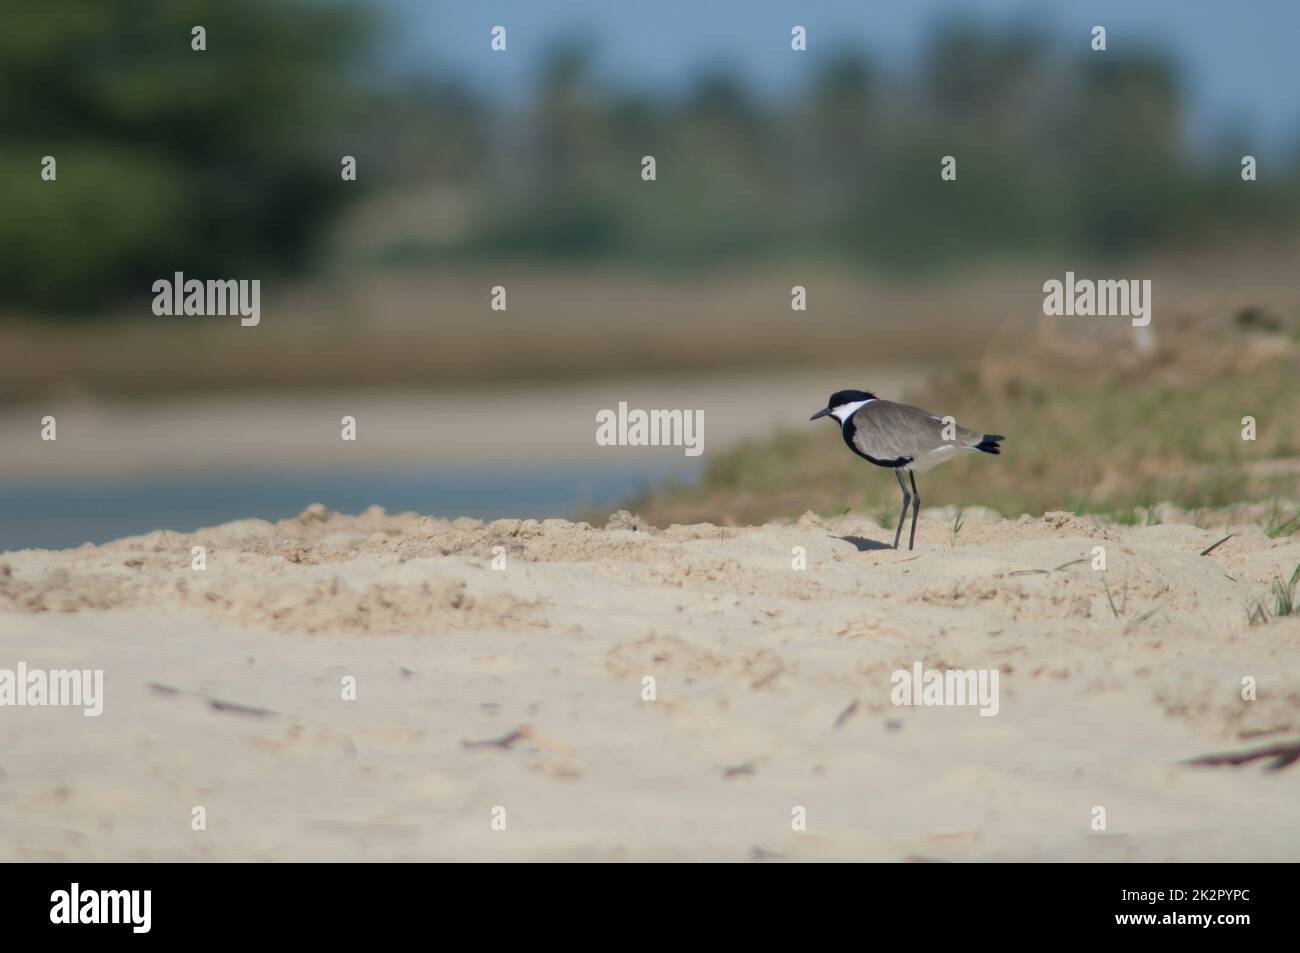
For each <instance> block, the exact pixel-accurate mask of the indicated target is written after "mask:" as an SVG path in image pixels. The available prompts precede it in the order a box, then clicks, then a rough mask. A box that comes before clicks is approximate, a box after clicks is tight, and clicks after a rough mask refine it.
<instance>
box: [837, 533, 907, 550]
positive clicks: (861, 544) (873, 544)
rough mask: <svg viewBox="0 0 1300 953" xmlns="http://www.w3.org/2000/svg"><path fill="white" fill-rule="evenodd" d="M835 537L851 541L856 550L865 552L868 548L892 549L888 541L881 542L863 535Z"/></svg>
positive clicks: (847, 541)
mask: <svg viewBox="0 0 1300 953" xmlns="http://www.w3.org/2000/svg"><path fill="white" fill-rule="evenodd" d="M835 538H836V539H842V540H844V542H846V543H852V544H853V545H854V546H856V547H857V550H858V552H860V553H865V552H867V550H870V549H893V548H894V547H893V546H892V545H891V544H889V543H882V542H880V540H878V539H867V538H866V537H865V536H836V537H835Z"/></svg>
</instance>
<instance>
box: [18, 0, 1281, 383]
mask: <svg viewBox="0 0 1300 953" xmlns="http://www.w3.org/2000/svg"><path fill="white" fill-rule="evenodd" d="M373 9H374V8H373V7H372V6H369V5H366V4H363V3H361V2H359V0H279V2H275V3H267V2H263V0H220V2H218V0H191V2H186V3H170V2H164V0H97V2H95V3H93V4H87V3H82V2H77V0H45V2H42V3H39V4H25V5H24V4H19V5H15V6H14V9H12V10H8V11H6V14H5V18H4V29H3V31H0V129H3V130H4V135H3V137H0V207H3V208H4V209H5V215H4V217H3V219H0V298H3V300H4V301H5V303H6V305H7V306H8V307H10V308H14V309H19V310H28V311H32V312H36V313H58V312H66V311H67V310H68V309H75V308H83V309H84V308H91V307H93V308H95V309H96V310H97V312H98V313H101V314H102V313H104V312H105V310H106V309H108V308H111V306H113V305H114V304H117V303H119V302H121V301H122V300H129V301H132V302H138V301H139V300H142V299H143V298H145V297H146V295H145V292H144V291H142V290H141V287H142V284H143V283H144V282H146V281H147V280H149V279H152V278H154V277H157V276H158V275H160V274H165V273H169V272H170V271H173V270H182V271H185V272H187V273H190V274H193V275H214V274H217V275H220V274H227V273H235V272H238V273H240V274H247V273H250V272H251V273H255V274H263V275H265V271H266V270H267V269H270V270H272V271H278V270H280V269H285V268H295V267H299V266H303V265H306V264H309V263H310V262H312V260H313V254H312V252H313V250H314V248H315V246H316V245H317V242H316V239H317V238H319V237H321V236H322V235H325V234H329V232H330V230H329V229H327V228H326V226H328V225H331V224H336V225H337V234H332V235H330V238H331V243H332V244H333V245H335V246H337V247H338V248H341V249H346V261H347V262H348V263H349V265H350V266H354V265H357V264H362V265H366V264H368V265H370V266H380V267H385V266H397V265H401V266H404V267H410V266H423V265H429V264H435V263H437V264H442V265H444V266H451V267H456V268H459V267H464V266H466V265H472V264H475V263H482V262H485V261H499V260H501V259H503V258H509V259H519V258H531V259H536V260H542V261H547V262H550V263H555V262H557V261H569V262H576V263H578V264H579V265H582V264H584V263H591V262H604V263H607V264H609V265H611V266H618V267H622V266H625V265H636V266H640V267H643V268H644V267H650V268H654V269H677V270H684V271H692V270H696V269H701V268H711V267H715V266H728V265H735V264H736V263H738V262H739V263H744V264H746V265H747V266H753V265H755V264H756V263H761V262H763V261H772V260H784V261H789V260H791V259H798V260H803V261H807V260H818V261H820V260H825V259H838V260H840V261H843V262H848V263H850V264H851V265H852V267H853V268H855V269H857V270H859V271H861V270H862V269H864V268H866V269H869V270H874V271H877V272H888V273H889V274H891V275H892V276H906V275H909V274H916V273H918V272H921V271H924V270H930V269H938V268H943V267H947V266H952V265H964V264H966V263H968V262H972V261H979V260H988V259H990V258H996V259H1001V260H1005V259H1008V258H1016V257H1023V256H1025V255H1040V256H1041V255H1053V254H1057V253H1060V252H1063V251H1067V250H1068V251H1069V252H1070V253H1071V254H1079V255H1086V256H1089V257H1090V258H1091V259H1092V260H1097V259H1106V258H1113V257H1114V256H1123V255H1131V254H1136V253H1142V252H1145V251H1148V250H1151V249H1156V248H1186V247H1189V246H1205V245H1207V244H1209V243H1230V242H1232V241H1233V240H1234V239H1236V238H1239V237H1242V236H1249V237H1250V238H1251V239H1253V240H1255V241H1269V240H1273V239H1276V238H1277V237H1278V236H1279V235H1281V234H1283V233H1288V234H1293V233H1294V231H1295V229H1296V223H1297V222H1300V157H1296V159H1297V161H1289V160H1288V161H1283V162H1277V163H1275V164H1274V165H1273V166H1272V171H1271V172H1270V174H1269V175H1268V176H1266V177H1263V178H1261V179H1260V181H1258V182H1253V183H1251V185H1250V187H1249V188H1242V187H1241V181H1240V178H1239V159H1240V156H1241V154H1242V152H1243V151H1248V150H1249V144H1248V143H1244V142H1241V141H1236V140H1232V141H1229V140H1228V139H1226V138H1225V139H1222V140H1221V141H1219V142H1218V143H1216V144H1215V145H1214V146H1213V147H1212V148H1210V149H1209V150H1208V151H1206V152H1203V153H1202V154H1200V155H1199V156H1197V157H1193V156H1192V155H1191V154H1190V153H1189V152H1188V150H1187V149H1186V147H1185V141H1186V139H1187V136H1186V129H1185V128H1184V126H1185V112H1186V108H1185V102H1184V92H1183V85H1182V80H1181V79H1180V74H1179V69H1178V65H1177V64H1175V63H1173V62H1172V61H1170V60H1169V59H1168V58H1167V57H1166V56H1164V55H1163V54H1161V53H1160V52H1159V51H1154V50H1143V49H1132V48H1128V49H1125V50H1120V49H1116V50H1114V51H1111V52H1108V53H1107V54H1106V55H1105V56H1104V57H1103V56H1095V55H1089V54H1087V53H1083V54H1082V55H1081V54H1078V53H1069V52H1066V51H1065V50H1064V49H1062V47H1061V46H1060V45H1059V44H1058V43H1055V42H1053V41H1052V39H1051V38H1050V37H1049V36H1047V35H1046V34H1045V33H1042V32H1039V31H1036V30H1033V29H1023V28H1022V29H1013V30H1006V29H1003V28H1000V27H994V26H986V25H982V24H980V23H975V22H957V23H950V24H948V25H947V26H945V27H943V28H941V29H939V30H938V31H937V32H936V33H935V34H934V35H933V36H932V37H931V38H930V41H929V43H928V44H927V45H926V46H925V48H924V50H923V53H922V55H921V57H920V60H919V64H918V65H917V66H916V68H915V69H909V70H907V71H905V72H904V71H900V72H897V73H895V72H892V71H889V70H886V69H884V68H883V67H881V66H880V65H878V64H876V63H875V62H873V61H872V60H871V59H870V58H868V57H866V56H865V55H863V54H861V53H857V52H852V51H846V52H844V53H843V54H841V55H839V56H838V57H835V58H830V59H827V60H820V59H819V60H818V61H817V62H816V63H815V64H812V65H811V68H812V70H813V72H812V75H811V76H810V81H809V82H808V83H807V84H806V85H804V86H800V87H798V88H796V89H792V90H790V91H788V95H783V96H780V97H774V98H765V97H762V96H760V95H758V94H757V93H756V92H755V91H753V90H751V89H750V88H748V87H747V86H746V85H745V84H744V83H743V82H742V81H740V80H739V79H737V78H736V77H735V76H733V75H731V74H729V73H728V72H726V71H725V70H719V69H714V70H713V71H711V72H706V73H704V74H702V75H699V76H697V77H695V78H694V80H693V81H690V82H688V84H687V87H686V89H685V91H684V92H681V93H678V92H662V93H656V94H653V95H652V94H647V93H645V92H643V91H639V90H636V89H628V88H623V87H619V86H616V85H610V84H608V83H605V82H604V81H602V80H601V79H600V78H599V77H600V72H601V71H600V70H599V69H597V67H598V66H601V65H604V64H599V63H597V62H596V59H595V53H594V51H595V50H596V49H597V48H598V47H597V46H596V45H594V44H593V45H591V46H565V47H559V48H556V49H555V50H553V51H552V54H551V55H550V57H549V59H548V60H547V61H546V62H545V63H544V65H543V67H542V68H541V70H540V74H539V75H538V76H536V77H535V78H533V79H532V81H531V82H530V84H529V90H530V95H529V96H528V97H527V98H526V100H525V101H523V102H522V103H517V104H511V105H510V106H502V105H501V104H499V103H495V102H493V101H491V100H489V99H488V98H486V97H484V96H483V95H482V94H481V93H480V92H478V91H476V90H474V89H473V88H470V87H469V86H467V85H465V84H464V83H463V82H460V81H458V80H456V79H455V78H452V77H449V76H447V75H445V74H444V73H443V72H441V71H440V70H439V66H438V64H436V63H433V64H428V65H427V66H420V67H418V68H416V70H417V71H416V72H406V73H403V72H401V70H400V69H398V68H396V67H394V66H392V65H391V64H383V63H382V62H375V59H376V58H375V57H372V56H370V53H371V52H372V51H379V50H381V49H382V47H381V46H380V45H379V44H378V43H377V42H375V41H378V40H380V39H382V33H381V32H380V31H379V29H378V28H377V26H376V25H374V24H372V23H371V17H370V11H372V10H373ZM195 23H202V24H204V25H205V26H206V28H207V31H208V46H207V50H206V52H202V53H196V52H194V51H192V50H191V49H190V27H191V25H193V24H195ZM370 65H375V66H377V67H378V66H382V67H384V68H375V69H363V68H362V67H363V66H370ZM505 130H508V131H509V134H508V135H505V134H503V131H505ZM646 153H653V154H654V155H655V157H656V160H657V163H658V179H657V181H655V182H654V183H646V182H642V181H641V179H640V175H639V172H640V168H641V167H640V162H641V157H642V156H643V155H644V154H646ZM344 154H350V155H355V156H356V157H357V160H358V168H359V170H360V171H359V178H358V181H357V182H355V183H351V184H349V185H348V186H347V187H341V183H340V181H339V157H340V156H341V155H344ZM45 155H53V156H55V157H56V158H57V160H58V163H59V178H58V186H57V188H52V187H49V183H44V182H42V181H40V178H39V169H40V162H41V158H42V157H43V156H45ZM945 155H952V156H955V157H957V161H958V166H957V178H956V180H955V181H948V182H945V181H941V179H940V176H939V172H940V160H941V158H942V157H943V156H945ZM367 189H368V190H373V191H371V193H370V195H369V201H368V204H366V205H365V206H364V210H366V211H368V214H359V215H358V216H357V219H358V221H354V220H352V219H345V220H343V221H340V222H338V223H335V220H336V217H337V213H338V212H340V211H341V210H342V209H343V208H344V204H345V203H346V202H347V201H349V200H351V199H353V198H356V197H358V196H361V195H363V194H365V190H367ZM339 260H342V259H339ZM337 261H338V260H336V261H335V262H334V263H333V265H332V266H331V267H335V266H337ZM1268 320H1270V317H1269V316H1268V315H1265V314H1261V313H1255V312H1251V311H1245V312H1243V313H1242V315H1241V317H1240V321H1241V322H1242V324H1243V326H1246V327H1264V326H1265V325H1266V324H1267V321H1268ZM1153 396H1158V395H1153Z"/></svg>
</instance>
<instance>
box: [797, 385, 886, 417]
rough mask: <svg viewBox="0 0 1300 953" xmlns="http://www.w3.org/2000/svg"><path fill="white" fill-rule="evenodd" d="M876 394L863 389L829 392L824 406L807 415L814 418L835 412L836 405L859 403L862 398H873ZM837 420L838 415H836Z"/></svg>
mask: <svg viewBox="0 0 1300 953" xmlns="http://www.w3.org/2000/svg"><path fill="white" fill-rule="evenodd" d="M875 399H876V395H875V394H872V393H869V392H867V391H865V390H837V391H836V392H835V393H833V394H831V399H830V400H828V401H827V402H826V406H825V407H824V408H822V409H821V410H819V411H817V413H815V414H813V415H812V416H811V417H809V418H808V419H809V420H816V419H817V418H818V417H825V416H826V415H827V414H833V413H835V409H836V408H837V407H843V406H844V405H845V404H860V403H862V402H863V401H864V400H875ZM836 419H837V420H838V419H839V417H838V416H836Z"/></svg>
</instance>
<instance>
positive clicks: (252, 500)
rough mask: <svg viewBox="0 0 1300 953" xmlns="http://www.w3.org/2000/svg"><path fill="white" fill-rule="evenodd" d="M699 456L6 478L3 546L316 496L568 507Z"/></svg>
mask: <svg viewBox="0 0 1300 953" xmlns="http://www.w3.org/2000/svg"><path fill="white" fill-rule="evenodd" d="M698 472H699V468H698V466H695V465H694V464H693V462H685V463H683V462H677V463H673V464H667V465H665V464H660V465H657V466H654V467H644V466H642V467H636V468H595V467H583V468H576V467H575V468H567V467H565V468H560V467H536V468H518V469H515V470H505V469H501V468H494V469H476V470H459V471H457V470H452V471H448V470H439V471H428V470H409V469H408V470H402V469H392V470H385V471H382V472H373V471H340V472H325V473H322V472H319V471H311V470H306V471H301V472H284V471H277V472H274V473H246V472H240V473H221V474H213V473H206V474H197V475H196V474H186V475H175V476H167V477H148V478H142V477H128V478H114V479H80V478H77V479H67V478H61V479H49V480H42V481H22V482H19V481H9V482H5V483H0V551H3V550H12V549H28V548H44V549H64V548H68V547H72V546H79V545H81V544H82V543H85V542H91V543H103V542H107V541H109V540H113V539H118V538H120V537H122V536H134V535H137V534H140V533H147V532H149V531H151V530H155V529H169V530H175V531H178V532H191V531H193V530H195V529H198V528H200V527H203V526H215V525H217V524H219V523H225V522H228V521H230V520H235V519H245V518H250V517H258V518H261V519H266V520H278V519H283V518H285V517H290V516H296V515H297V514H298V513H301V512H302V511H303V509H305V508H306V507H307V506H308V505H309V504H311V503H324V504H325V505H326V506H327V507H328V508H329V509H331V510H338V511H339V512H342V513H359V512H361V511H362V510H364V509H365V508H366V507H368V506H371V505H372V504H377V505H379V506H382V507H383V508H384V509H385V510H387V511H388V512H390V513H397V512H402V511H404V510H413V511H415V512H418V513H423V514H425V515H428V516H442V517H457V516H469V517H473V518H475V519H498V518H501V517H507V516H510V517H521V518H527V517H533V518H536V519H542V518H545V517H563V518H566V519H572V518H573V517H574V516H575V515H577V514H578V513H579V512H580V511H581V510H582V509H584V508H586V507H601V506H610V505H613V504H616V503H618V502H619V501H621V500H623V499H625V498H627V497H628V496H629V495H631V494H633V493H635V492H637V491H638V490H641V489H643V488H645V487H646V486H648V485H649V484H651V483H655V482H658V481H660V480H663V479H665V478H668V477H673V478H677V479H682V480H689V479H692V478H693V477H694V476H696V475H698Z"/></svg>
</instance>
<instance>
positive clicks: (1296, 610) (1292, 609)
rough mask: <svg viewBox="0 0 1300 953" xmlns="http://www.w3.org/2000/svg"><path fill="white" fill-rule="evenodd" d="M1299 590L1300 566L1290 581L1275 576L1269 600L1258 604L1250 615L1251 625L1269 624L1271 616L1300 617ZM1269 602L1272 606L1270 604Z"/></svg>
mask: <svg viewBox="0 0 1300 953" xmlns="http://www.w3.org/2000/svg"><path fill="white" fill-rule="evenodd" d="M1297 589H1300V564H1297V565H1296V567H1295V571H1294V572H1292V573H1291V578H1290V579H1287V580H1284V579H1283V578H1282V574H1281V573H1277V574H1275V575H1274V576H1273V581H1272V583H1271V584H1270V586H1269V592H1268V597H1267V599H1266V600H1265V601H1261V602H1257V603H1256V604H1255V606H1254V608H1252V609H1251V610H1250V612H1249V613H1248V618H1249V619H1250V623H1251V625H1260V624H1262V623H1265V622H1268V620H1269V617H1270V616H1272V617H1273V618H1286V617H1287V616H1292V615H1300V599H1297V597H1296V590H1297ZM1269 600H1271V602H1272V605H1269V604H1268V602H1269Z"/></svg>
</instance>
